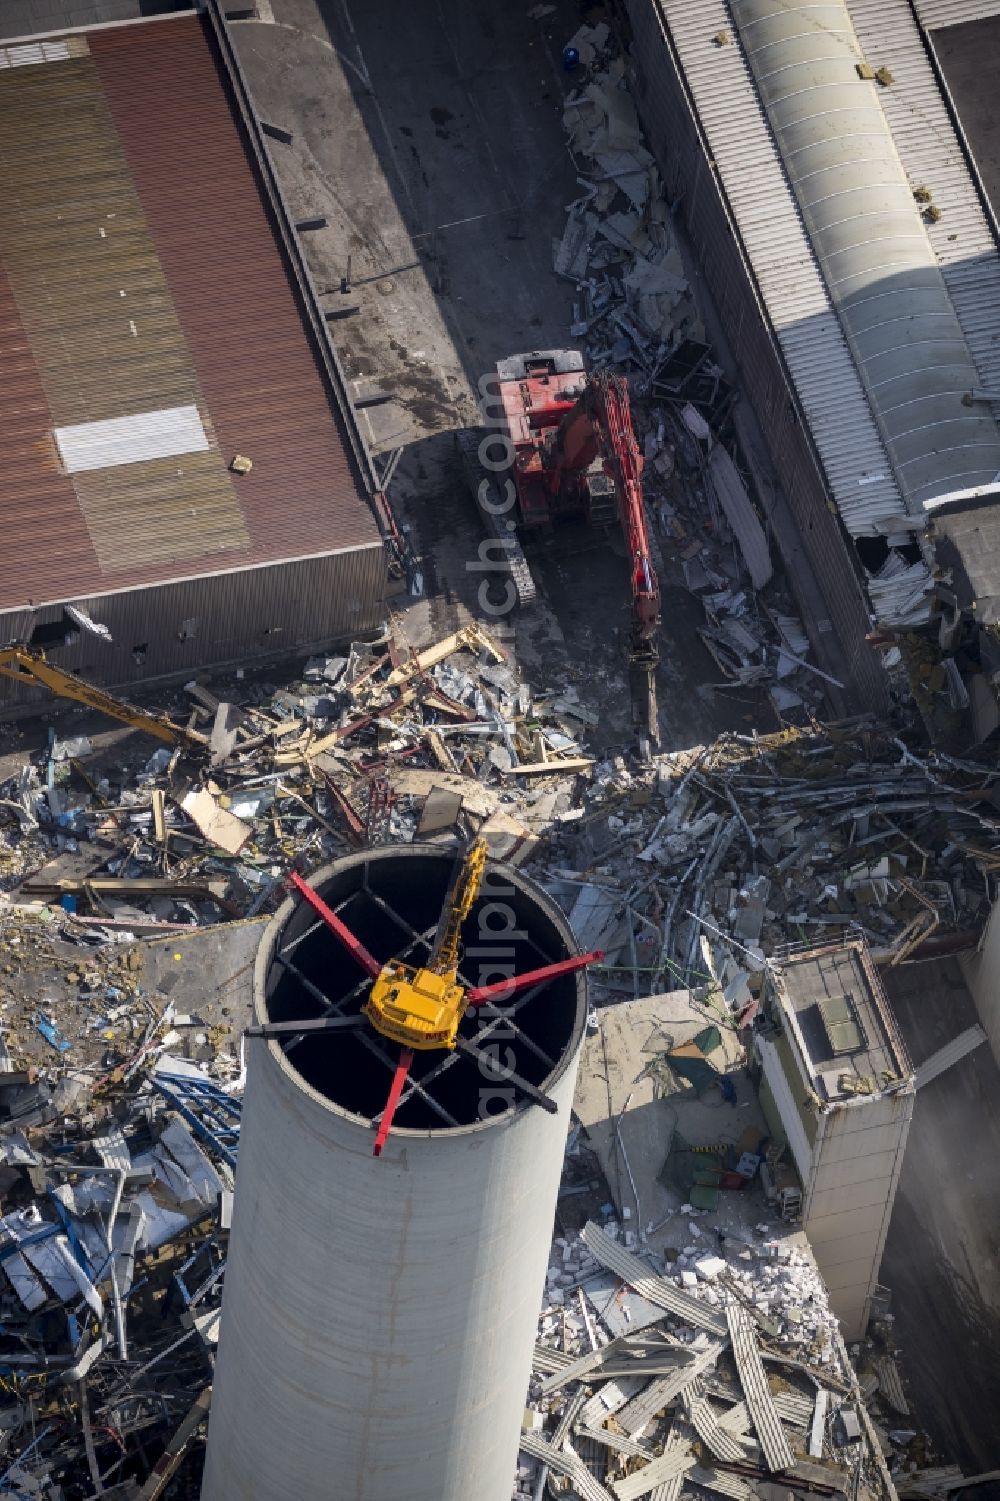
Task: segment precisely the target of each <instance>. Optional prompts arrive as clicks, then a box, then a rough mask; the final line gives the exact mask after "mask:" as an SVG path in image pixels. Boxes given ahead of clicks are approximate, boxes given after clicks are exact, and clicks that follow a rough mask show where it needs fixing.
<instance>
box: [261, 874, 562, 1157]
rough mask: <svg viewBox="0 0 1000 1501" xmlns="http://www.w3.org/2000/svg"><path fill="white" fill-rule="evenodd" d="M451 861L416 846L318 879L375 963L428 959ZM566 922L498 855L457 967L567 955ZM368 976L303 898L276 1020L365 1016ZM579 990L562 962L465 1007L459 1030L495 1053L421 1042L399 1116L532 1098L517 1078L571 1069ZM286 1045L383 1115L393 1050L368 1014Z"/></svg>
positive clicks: (368, 1110) (338, 1100)
mask: <svg viewBox="0 0 1000 1501" xmlns="http://www.w3.org/2000/svg"><path fill="white" fill-rule="evenodd" d="M454 871H455V856H454V854H453V852H451V851H440V850H435V849H428V848H426V847H425V848H422V849H417V848H414V847H412V846H411V847H407V848H404V849H401V850H393V851H389V850H381V851H379V852H377V853H369V854H367V855H359V856H356V857H353V858H351V859H348V860H347V861H340V862H338V863H337V866H336V867H335V868H332V869H329V870H326V871H322V872H319V873H318V874H317V875H315V876H313V877H311V881H312V884H313V885H314V886H315V888H316V890H317V891H318V892H319V895H320V896H321V897H322V898H323V900H324V901H325V902H326V903H327V904H328V905H329V906H331V907H332V908H333V910H334V911H335V912H336V913H337V915H338V917H340V918H341V919H342V921H343V922H344V923H346V924H347V926H348V927H349V928H350V929H351V931H352V932H353V933H354V935H355V936H356V937H357V938H358V939H359V940H360V941H361V943H363V944H364V946H365V947H366V948H367V949H368V950H369V951H370V952H371V953H372V954H373V955H374V957H375V958H376V959H377V960H378V961H379V962H380V963H384V962H385V961H386V960H388V959H392V958H397V959H402V960H404V961H405V962H406V963H408V964H412V965H416V966H419V965H420V964H422V963H424V962H426V961H427V959H428V956H429V954H430V952H431V948H432V945H433V942H434V937H435V933H436V931H437V925H438V921H439V918H440V915H441V910H442V906H443V904H444V902H445V898H446V896H447V893H448V889H449V885H450V882H451V879H452V876H453V874H454ZM566 935H567V928H566V924H565V919H564V918H563V917H562V915H561V914H560V913H559V911H558V908H556V907H555V905H554V904H553V903H551V902H550V901H549V900H548V899H547V898H546V897H545V896H544V894H543V893H541V892H539V890H538V888H537V887H534V886H532V887H531V888H530V889H529V888H528V886H527V884H526V883H524V882H522V880H521V878H520V877H518V875H517V873H516V872H514V871H511V870H509V869H507V868H506V867H497V866H491V867H489V868H488V870H487V876H486V880H485V881H484V886H483V890H482V892H481V894H480V896H479V898H478V899H477V901H476V903H475V905H474V907H473V909H472V911H471V912H470V914H469V917H468V919H467V920H466V922H465V924H464V926H463V929H462V941H463V956H462V960H461V964H460V971H459V978H460V980H461V981H462V983H464V984H466V985H467V986H476V985H482V984H491V983H493V982H494V981H496V980H499V979H503V978H506V977H509V976H510V975H513V974H516V973H521V972H523V971H526V970H531V969H537V968H539V967H540V966H541V965H544V964H548V963H551V962H553V961H556V960H559V959H562V958H565V956H566V953H567V936H566ZM369 986H370V981H369V980H368V979H367V977H366V976H365V975H364V974H363V973H362V971H361V970H360V968H359V967H358V966H357V965H356V963H355V961H354V960H353V959H352V958H351V956H350V955H349V954H347V953H346V951H345V950H344V949H343V948H342V947H341V945H340V944H339V943H338V941H337V939H336V938H335V937H334V936H333V934H332V933H331V932H330V931H329V929H328V928H327V927H326V925H325V924H324V923H323V922H322V921H321V920H320V919H318V918H317V917H316V915H315V913H313V912H312V910H311V909H310V908H308V907H307V906H306V905H305V904H304V903H301V902H300V903H298V904H297V905H296V906H295V908H294V910H293V911H292V913H291V915H290V916H289V919H288V921H287V922H286V924H285V925H284V927H283V928H281V930H280V931H279V932H278V933H277V934H276V936H275V939H274V944H273V950H272V956H271V964H270V967H269V970H268V974H267V981H266V1006H267V1019H268V1020H269V1021H276V1022H285V1021H293V1020H295V1021H297V1020H299V1019H301V1020H310V1019H313V1018H318V1017H322V1016H341V1017H351V1016H357V1015H358V1014H359V1013H360V1011H361V1008H362V1006H363V1004H364V1001H365V998H366V996H367V993H368V989H369ZM582 994H583V992H582V989H581V987H580V986H579V985H578V982H577V976H575V975H566V976H562V977H560V978H559V979H556V980H554V981H551V982H549V983H548V984H546V985H544V986H536V987H534V988H532V989H529V990H527V991H525V992H523V993H522V994H519V995H514V996H512V997H510V998H509V999H507V1000H506V1001H504V1000H503V999H501V1000H500V1001H498V1002H497V1003H496V1004H490V1005H486V1006H483V1007H480V1008H478V1009H477V1010H476V1011H475V1012H470V1013H469V1014H467V1015H466V1017H465V1019H464V1020H463V1022H462V1023H461V1026H460V1029H459V1035H460V1037H465V1038H468V1039H469V1040H470V1041H474V1042H475V1044H476V1046H477V1048H479V1049H480V1051H481V1052H482V1051H483V1050H485V1056H486V1058H487V1059H488V1060H489V1063H487V1064H486V1065H484V1064H483V1063H482V1062H481V1061H478V1060H477V1059H476V1058H474V1057H470V1056H468V1055H466V1054H463V1053H462V1052H460V1051H454V1052H453V1051H446V1050H443V1049H442V1050H435V1051H427V1052H418V1053H417V1054H416V1056H415V1059H414V1063H413V1066H412V1068H411V1071H410V1079H409V1080H408V1082H407V1084H406V1087H405V1089H404V1092H403V1096H402V1100H401V1102H400V1105H399V1108H398V1111H397V1114H396V1120H395V1128H398V1129H403V1130H406V1129H411V1130H447V1129H449V1128H456V1127H463V1126H465V1127H467V1126H469V1125H472V1124H474V1123H476V1122H479V1121H481V1120H483V1119H488V1118H490V1117H492V1116H494V1115H496V1114H497V1113H499V1112H501V1111H503V1110H505V1109H508V1108H511V1107H513V1108H517V1107H519V1106H520V1105H522V1104H524V1103H526V1102H527V1100H528V1099H529V1092H528V1090H526V1089H525V1088H523V1087H522V1083H523V1084H526V1085H528V1086H533V1087H534V1088H536V1089H537V1088H540V1087H542V1086H543V1085H544V1084H545V1083H546V1081H550V1080H552V1079H553V1078H555V1077H557V1076H558V1074H559V1073H560V1072H561V1071H562V1067H563V1066H564V1063H565V1060H566V1056H567V1052H568V1051H569V1050H570V1048H571V1044H572V1043H573V1042H574V1040H575V1039H576V1037H577V1036H578V1033H579V1031H580V1029H581V1028H582V1024H583V1016H582ZM281 1047H282V1050H283V1051H284V1053H285V1054H286V1056H287V1058H288V1061H289V1063H291V1064H292V1066H293V1067H294V1068H295V1070H296V1072H297V1073H299V1074H300V1075H301V1077H302V1078H303V1079H304V1080H305V1081H306V1082H307V1083H308V1084H310V1085H311V1086H312V1087H313V1088H314V1089H316V1090H318V1091H319V1092H320V1093H321V1094H323V1095H324V1096H325V1097H326V1098H328V1099H329V1100H331V1101H332V1102H333V1103H334V1104H335V1105H337V1106H338V1107H339V1108H340V1109H342V1110H345V1111H347V1112H349V1113H350V1114H352V1115H356V1116H358V1117H360V1118H362V1119H363V1120H365V1121H366V1122H369V1123H374V1122H376V1121H377V1120H378V1119H379V1118H380V1116H381V1113H382V1111H383V1109H384V1107H385V1101H386V1091H387V1088H388V1085H389V1082H390V1080H391V1078H392V1074H393V1070H394V1069H395V1067H396V1063H397V1061H398V1053H399V1050H398V1048H397V1047H396V1046H395V1044H393V1043H392V1042H389V1041H388V1040H387V1039H386V1038H384V1037H381V1036H380V1035H379V1034H378V1033H377V1032H375V1031H374V1030H373V1029H372V1028H371V1027H368V1026H363V1027H361V1028H359V1029H357V1030H352V1031H335V1032H332V1033H325V1034H324V1033H319V1034H317V1033H312V1034H307V1035H305V1036H302V1037H296V1036H295V1035H294V1034H293V1035H291V1036H290V1037H289V1038H288V1040H286V1041H283V1042H282V1043H281ZM490 1064H492V1065H493V1069H491V1067H490ZM494 1070H495V1071H494ZM510 1071H512V1072H513V1077H510ZM499 1085H504V1086H505V1087H504V1088H499V1087H498V1086H499Z"/></svg>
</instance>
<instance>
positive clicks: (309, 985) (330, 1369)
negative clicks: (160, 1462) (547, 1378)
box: [202, 846, 586, 1501]
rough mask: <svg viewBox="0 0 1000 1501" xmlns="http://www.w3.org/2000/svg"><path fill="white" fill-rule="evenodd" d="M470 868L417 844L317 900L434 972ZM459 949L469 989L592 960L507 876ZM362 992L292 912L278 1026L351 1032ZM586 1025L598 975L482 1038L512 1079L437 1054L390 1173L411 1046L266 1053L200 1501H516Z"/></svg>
mask: <svg viewBox="0 0 1000 1501" xmlns="http://www.w3.org/2000/svg"><path fill="white" fill-rule="evenodd" d="M452 870H453V857H452V855H451V854H450V853H448V852H442V851H440V850H438V849H435V848H432V847H413V846H410V847H408V848H404V849H400V850H396V849H387V850H379V851H375V852H368V853H366V854H363V855H356V856H352V857H350V858H348V859H345V860H342V861H339V862H337V863H336V864H335V865H332V866H329V867H327V868H326V869H325V870H323V871H320V872H319V873H318V874H317V875H316V876H314V877H312V878H311V879H312V884H313V886H314V887H315V889H316V890H317V891H319V893H320V894H321V895H322V897H323V898H324V900H325V901H326V902H327V903H329V905H330V906H331V907H333V908H334V909H335V910H336V911H337V913H338V915H339V916H340V917H341V918H342V920H343V921H344V922H345V923H347V924H348V925H349V926H350V927H351V929H352V931H354V932H355V933H356V934H357V936H358V937H359V938H360V939H361V941H362V942H363V943H364V944H365V945H366V946H367V947H368V948H369V950H370V951H371V952H372V953H373V954H374V956H375V958H376V959H377V960H379V962H383V961H385V960H386V959H388V958H389V957H391V956H393V955H396V956H402V957H404V958H407V959H408V960H409V961H410V962H413V960H414V959H417V960H419V959H421V958H423V957H424V954H425V953H426V944H425V942H424V940H425V939H426V938H427V937H428V936H430V937H432V936H433V932H434V928H435V925H436V922H437V918H438V915H439V913H440V910H441V906H442V903H443V901H444V898H445V895H446V892H447V890H448V886H449V881H450V878H451V874H452ZM421 935H423V938H422V937H421ZM463 938H464V944H465V951H464V959H463V961H462V970H461V973H462V975H463V976H464V978H465V979H467V980H468V982H469V983H470V984H472V985H485V984H489V983H492V982H493V981H495V980H496V979H498V978H503V977H505V976H509V975H510V974H511V973H513V972H523V971H526V970H530V969H536V968H538V967H539V966H540V965H542V964H545V963H547V962H550V961H555V960H559V959H563V958H565V957H566V956H567V955H568V954H570V953H573V952H575V945H574V942H573V938H572V934H571V932H570V930H569V928H568V926H567V924H566V921H565V919H564V918H563V917H562V915H561V913H560V912H559V910H558V909H557V908H556V907H555V905H554V904H553V903H552V902H551V901H550V900H549V898H548V897H546V896H545V894H544V893H543V892H541V891H540V890H539V889H538V888H537V887H536V886H534V885H533V884H532V883H530V882H529V881H527V880H526V879H525V878H524V877H523V876H520V875H518V874H517V872H515V871H512V870H509V869H507V868H505V867H491V868H490V869H489V870H488V871H487V880H486V884H484V887H483V891H482V893H481V894H480V897H479V898H478V900H477V903H476V905H475V907H474V908H473V910H472V912H471V914H470V916H469V918H468V920H467V922H466V924H465V928H464V930H463ZM422 945H423V950H422ZM362 979H363V975H362V973H361V972H360V970H358V969H357V968H356V967H355V965H354V962H353V960H352V959H351V958H350V957H349V956H348V955H346V954H345V952H344V950H343V949H342V948H340V947H339V945H338V944H337V943H336V941H335V939H334V938H333V937H332V935H331V934H330V932H329V930H328V929H327V928H325V927H324V926H323V925H322V924H321V923H318V922H317V919H316V917H315V915H314V913H313V912H312V911H311V910H310V909H309V908H308V907H306V906H305V904H304V903H302V902H301V901H300V900H299V899H290V900H288V901H286V902H285V904H284V906H283V907H282V908H281V909H280V911H279V912H278V913H277V914H276V916H275V919H274V921H273V922H272V923H271V925H270V926H269V928H268V930H267V933H266V934H265V937H264V940H263V942H262V944H261V948H260V951H259V954H258V960H257V967H256V974H255V980H254V987H255V989H254V1003H255V1010H256V1016H257V1020H258V1022H261V1023H264V1022H267V1021H285V1020H292V1019H295V1020H298V1019H300V1018H302V1019H306V1018H309V1017H316V1016H319V1015H321V1014H322V1013H323V1011H324V1010H325V1009H326V1007H327V1004H328V1003H329V1002H332V1003H333V1004H334V1005H335V1006H337V1007H338V1008H339V1009H340V1010H341V1011H342V1012H343V1013H344V1014H350V1013H351V1010H352V1008H353V1010H357V1009H358V1007H359V1006H360V1004H361V1000H362V999H363V994H364V989H363V987H361V985H360V982H361V981H362ZM585 1018H586V982H585V980H584V978H583V976H582V974H573V975H567V976H563V977H562V978H560V979H558V980H555V981H553V982H551V983H550V984H549V985H547V986H546V987H545V988H544V989H543V990H541V991H538V992H536V993H533V992H532V991H530V990H529V991H527V992H525V993H524V995H523V996H516V997H514V998H513V999H511V1000H510V1001H509V1002H508V1003H507V1005H506V1007H505V1008H502V1009H498V1010H492V1011H490V1013H489V1014H486V1015H484V1014H482V1013H476V1018H475V1020H471V1019H468V1018H467V1020H466V1021H465V1022H464V1023H463V1027H462V1030H463V1031H464V1032H468V1033H469V1035H470V1036H472V1037H474V1038H475V1040H476V1043H477V1046H479V1047H480V1049H481V1050H483V1049H486V1050H487V1056H488V1057H489V1059H490V1060H491V1064H492V1067H490V1066H486V1067H483V1066H480V1065H477V1063H476V1062H475V1061H474V1060H473V1059H470V1058H469V1057H466V1056H462V1055H457V1054H454V1053H446V1052H425V1053H417V1055H416V1061H415V1064H414V1069H413V1074H412V1078H413V1079H414V1081H415V1084H416V1085H417V1088H415V1089H414V1090H412V1091H410V1092H409V1093H407V1092H405V1091H404V1095H403V1098H402V1101H401V1103H400V1106H399V1109H398V1112H397V1114H396V1117H395V1123H394V1125H393V1129H392V1132H391V1135H390V1136H389V1139H388V1142H387V1144H386V1146H385V1149H384V1152H383V1154H382V1156H381V1157H380V1158H378V1159H375V1158H373V1156H372V1145H373V1140H374V1134H375V1132H374V1125H373V1121H375V1120H376V1119H377V1118H378V1116H379V1114H380V1112H381V1111H382V1109H383V1107H384V1105H385V1101H386V1095H387V1092H388V1087H389V1083H390V1081H391V1077H392V1065H393V1064H394V1063H395V1061H396V1059H397V1057H398V1049H397V1048H396V1047H395V1045H393V1044H391V1043H388V1042H386V1041H385V1039H383V1038H381V1037H379V1036H378V1035H377V1034H375V1033H373V1032H371V1031H370V1030H367V1029H366V1030H364V1031H363V1032H362V1031H358V1032H336V1033H333V1034H329V1033H328V1034H325V1035H324V1034H317V1033H315V1032H314V1033H313V1034H311V1035H306V1036H305V1037H301V1038H295V1039H292V1038H286V1039H283V1040H282V1041H280V1042H276V1041H269V1042H263V1041H256V1042H251V1043H248V1048H249V1050H250V1060H249V1074H248V1079H247V1088H246V1099H245V1104H244V1111H243V1126H242V1132H241V1140H240V1149H239V1165H238V1170H237V1191H236V1204H235V1213H234V1223H233V1230H232V1237H231V1246H230V1257H229V1264H228V1268H227V1272H226V1286H225V1295H224V1302H223V1320H222V1338H221V1344H220V1350H219V1358H218V1365H217V1371H216V1381H215V1395H214V1400H213V1407H212V1417H211V1423H210V1431H209V1440H208V1455H207V1462H206V1470H205V1480H204V1488H203V1491H202V1497H203V1501H284V1498H288V1501H292V1498H294V1501H331V1498H334V1497H335V1498H336V1501H399V1498H400V1497H401V1496H405V1497H407V1501H469V1497H470V1496H473V1495H474V1496H475V1497H476V1501H509V1498H510V1494H511V1487H512V1484H513V1479H514V1474H515V1468H516V1460H517V1448H518V1437H519V1433H520V1426H521V1415H522V1411H523V1407H524V1400H525V1393H526V1391H527V1386H528V1380H529V1373H530V1366H531V1354H532V1346H533V1342H534V1337H535V1328H536V1319H537V1315H538V1309H539V1307H540V1305H541V1300H542V1289H543V1283H544V1278H545V1268H546V1264H547V1258H548V1251H549V1242H550V1237H551V1230H552V1221H553V1216H554V1210H555V1201H556V1195H557V1192H558V1184H559V1176H560V1170H561V1165H562V1158H563V1149H564V1144H565V1139H566V1132H567V1128H568V1125H569V1113H570V1105H571V1101H572V1097H573V1087H574V1082H575V1077H576V1070H577V1063H578V1055H579V1049H580V1043H581V1039H582V1035H583V1030H584V1024H585ZM477 1032H478V1036H477V1035H476V1034H477ZM510 1071H513V1072H514V1073H515V1074H516V1075H517V1076H518V1078H519V1079H521V1080H524V1081H527V1083H528V1084H529V1085H532V1086H534V1087H535V1088H536V1089H541V1090H542V1091H543V1092H544V1094H545V1095H547V1096H548V1097H549V1098H550V1099H551V1101H554V1102H555V1104H556V1106H557V1107H558V1110H557V1113H556V1114H550V1113H548V1112H547V1111H546V1110H545V1109H543V1108H542V1107H541V1105H540V1104H539V1103H537V1101H536V1100H534V1099H533V1098H532V1097H531V1095H530V1094H529V1093H526V1092H525V1091H524V1090H523V1089H522V1088H520V1087H519V1085H518V1084H515V1083H513V1082H512V1081H511V1079H510Z"/></svg>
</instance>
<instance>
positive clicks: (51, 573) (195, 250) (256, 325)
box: [0, 16, 379, 609]
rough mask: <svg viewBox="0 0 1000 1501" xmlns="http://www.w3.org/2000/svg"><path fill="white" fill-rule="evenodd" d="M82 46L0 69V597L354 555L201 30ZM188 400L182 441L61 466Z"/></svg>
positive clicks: (336, 438)
mask: <svg viewBox="0 0 1000 1501" xmlns="http://www.w3.org/2000/svg"><path fill="white" fill-rule="evenodd" d="M86 41H87V49H89V55H79V54H80V53H81V50H83V49H80V48H77V47H73V48H70V49H69V50H70V52H71V53H72V54H74V55H71V56H70V57H63V56H62V55H61V53H60V54H59V56H58V57H57V58H56V59H50V60H44V57H43V60H40V61H38V62H37V64H36V65H35V66H18V67H13V68H7V69H5V70H3V71H0V197H2V200H3V204H4V214H3V216H2V219H0V363H2V367H3V370H4V387H3V391H2V392H0V449H2V451H3V454H4V465H3V468H2V469H0V523H2V524H3V527H4V531H5V534H6V536H7V538H8V545H7V547H5V548H4V550H3V553H2V555H0V608H8V609H9V608H12V607H16V606H20V605H23V604H25V603H30V602H35V603H42V602H44V601H47V600H59V599H64V598H76V597H80V596H83V595H86V594H97V593H101V592H103V591H106V590H107V589H109V588H115V589H120V588H123V587H133V586H138V585H144V584H149V583H154V582H160V581H164V580H168V579H172V578H178V577H191V576H192V575H196V574H198V573H202V572H209V571H211V572H218V571H219V570H220V569H226V568H228V567H238V568H246V567H249V566H252V565H254V564H258V563H267V562H272V561H278V560H283V559H289V558H295V557H304V556H314V555H319V554H323V553H328V552H335V551H341V550H343V549H345V548H352V547H374V546H378V545H379V539H378V532H377V529H376V527H375V523H374V520H373V517H372V515H371V512H370V510H369V508H368V506H367V504H366V501H365V498H364V488H363V484H362V481H361V477H360V475H359V474H358V471H357V469H356V467H355V466H354V464H353V462H352V459H351V458H350V457H349V443H348V435H347V433H346V431H345V430H344V428H343V426H342V419H341V418H340V416H339V414H337V413H336V412H335V405H334V397H333V393H332V389H331V388H330V387H329V386H328V385H327V384H326V380H327V377H326V376H325V374H324V373H323V371H322V370H321V366H320V362H319V360H318V357H317V355H316V352H315V350H314V347H313V345H312V344H311V343H310V335H309V333H308V332H307V328H306V324H305V321H304V316H303V309H302V306H301V305H300V303H299V301H298V294H297V291H296V289H295V286H294V284H293V282H292V280H291V277H290V274H289V272H288V270H287V268H286V264H285V262H284V260H283V257H282V252H281V249H280V248H279V241H278V239H277V235H276V225H275V223H274V221H273V220H272V219H271V218H270V217H269V215H270V209H269V207H268V206H267V204H266V202H265V199H264V197H263V195H262V191H261V189H260V188H259V186H258V183H257V180H256V177H255V167H254V165H253V162H252V159H251V157H250V155H249V154H248V150H247V148H246V147H245V145H244V141H243V138H242V135H241V132H240V128H239V126H238V124H237V117H236V114H235V109H234V104H233V100H232V96H231V93H230V89H229V84H228V80H227V79H226V77H225V73H224V70H223V68H222V65H221V63H220V60H219V59H218V57H217V55H216V52H215V43H214V41H213V40H212V39H211V37H210V34H209V32H208V30H207V27H206V25H205V23H204V22H203V21H202V19H201V18H199V17H196V16H191V17H183V18H180V19H178V18H171V19H170V20H169V23H167V22H157V21H152V20H151V21H148V22H144V23H142V24H138V25H130V26H122V27H113V28H108V29H105V30H98V31H93V32H90V33H89V34H88V36H87V38H86ZM192 405H193V406H195V407H196V408H197V409H198V412H199V415H200V418H201V420H202V422H203V423H204V427H205V431H206V434H207V437H208V440H209V448H208V450H207V451H206V452H204V453H202V454H185V455H182V456H180V457H174V458H162V457H161V458H153V459H148V460H144V461H140V462H136V463H131V464H125V465H119V466H117V467H114V468H107V469H92V470H90V471H88V472H85V473H81V474H78V475H76V476H74V477H70V476H68V475H66V474H65V473H64V472H62V467H61V465H60V462H59V454H58V450H57V447H56V443H55V439H54V436H53V429H54V428H55V427H57V426H62V425H70V424H76V423H87V422H94V421H102V420H106V419H109V418H119V417H127V416H130V415H133V414H135V413H136V412H139V411H148V410H150V409H152V408H155V407H162V408H168V407H172V406H192ZM237 452H239V453H244V454H246V455H248V456H249V457H250V458H251V459H252V461H253V470H252V472H251V473H250V474H247V475H243V476H240V477H238V478H237V477H234V476H232V475H231V474H229V473H228V472H227V467H226V466H227V464H228V461H229V459H231V458H232V456H233V455H234V454H236V453H237Z"/></svg>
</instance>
